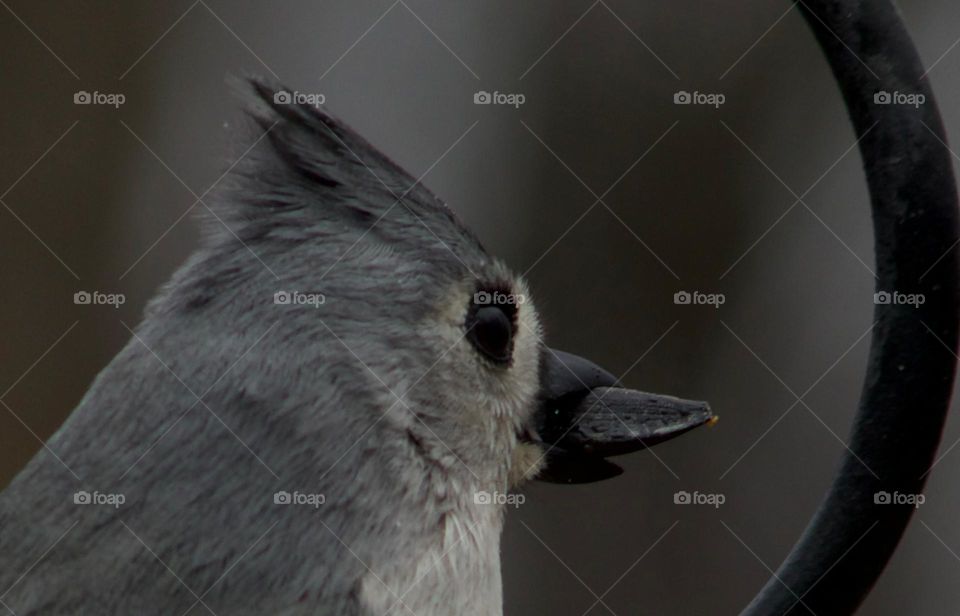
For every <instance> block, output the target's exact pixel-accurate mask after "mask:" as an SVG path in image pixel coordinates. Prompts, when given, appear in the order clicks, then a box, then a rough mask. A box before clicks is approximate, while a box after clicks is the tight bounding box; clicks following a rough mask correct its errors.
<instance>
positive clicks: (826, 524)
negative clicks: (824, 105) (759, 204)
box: [743, 0, 960, 616]
mask: <svg viewBox="0 0 960 616" xmlns="http://www.w3.org/2000/svg"><path fill="white" fill-rule="evenodd" d="M799 5H800V8H801V10H802V11H803V14H804V17H805V18H806V20H807V22H808V23H809V25H810V26H811V28H812V29H813V31H814V33H815V35H816V37H817V41H818V42H819V44H820V47H821V48H822V49H823V51H824V54H825V55H826V57H827V61H828V62H829V64H830V68H831V69H832V71H833V74H834V77H836V79H837V82H838V83H839V85H840V89H841V90H842V92H843V98H844V100H845V102H846V106H847V109H848V111H849V113H850V118H851V120H852V121H853V126H854V129H855V131H856V134H857V137H859V138H862V140H861V141H860V153H861V155H862V156H863V164H864V168H865V170H866V174H867V183H868V185H869V188H870V203H871V207H872V210H873V228H874V234H875V240H876V267H877V276H878V280H877V292H878V293H883V292H887V293H890V294H893V293H894V292H897V293H902V294H922V296H923V298H924V302H923V303H922V304H921V305H920V306H919V307H914V306H912V305H909V304H904V303H898V302H897V301H896V298H894V299H893V300H892V301H890V302H889V303H882V300H881V301H880V302H877V306H876V308H875V309H874V319H875V321H876V326H875V328H874V330H873V339H872V341H871V344H870V359H869V365H868V367H867V376H866V380H865V382H864V385H863V392H862V394H861V397H860V405H859V410H858V412H857V416H856V419H855V420H854V424H853V432H852V435H851V437H850V451H849V452H847V454H846V456H845V458H844V460H843V463H842V465H841V467H840V470H839V471H838V473H837V475H836V478H835V479H834V482H833V485H832V486H831V488H830V490H829V492H828V493H827V495H826V498H825V499H824V501H823V503H822V504H821V505H820V509H819V510H818V511H817V513H816V515H815V516H814V517H813V520H812V521H811V522H810V524H809V526H808V527H807V529H806V530H805V531H804V533H803V536H802V537H801V538H800V540H799V541H798V542H797V544H796V545H795V546H794V548H793V550H792V551H791V552H790V554H789V555H788V556H787V558H786V560H785V561H784V563H783V564H782V565H781V566H780V569H779V571H778V572H777V573H776V575H775V576H774V577H773V578H772V579H771V580H770V581H769V582H767V584H766V586H765V587H764V588H763V589H762V590H761V591H760V593H759V594H758V595H757V596H756V598H754V600H753V601H752V602H751V603H750V605H749V606H748V607H747V608H746V609H745V610H744V611H743V615H745V616H760V615H762V616H770V615H778V616H779V615H781V614H788V613H791V614H808V613H814V614H817V615H818V616H822V615H824V614H850V613H852V612H853V611H854V610H855V609H856V608H857V606H858V605H860V603H861V602H862V601H863V599H864V597H865V596H866V594H867V592H869V590H870V588H871V587H872V586H873V584H874V582H875V581H876V579H877V578H878V577H879V575H880V573H881V572H882V571H883V568H884V567H885V566H886V564H887V561H888V560H889V559H890V556H891V555H892V554H893V551H894V549H895V548H896V546H897V543H898V542H899V540H900V537H901V536H902V535H903V531H904V529H905V528H906V526H907V523H908V522H909V521H910V515H911V514H912V513H913V511H914V507H913V506H912V505H910V504H896V503H894V504H886V503H884V502H883V501H886V500H896V499H895V498H893V497H891V498H890V499H888V498H887V497H886V496H885V494H884V493H886V494H890V495H894V494H901V495H912V494H919V493H920V492H921V490H922V489H923V485H924V482H925V480H926V476H927V473H928V471H929V470H930V467H931V464H933V459H934V455H935V453H936V450H937V445H938V444H939V441H940V435H941V431H942V429H943V424H944V420H945V419H946V413H947V409H948V407H949V402H950V393H951V390H952V387H953V378H954V371H955V368H956V360H957V357H956V355H955V350H956V348H957V322H958V318H960V305H958V275H960V263H958V256H957V254H958V253H957V249H956V245H957V242H958V237H960V236H958V218H957V194H956V187H955V183H954V178H953V172H952V169H951V161H950V154H949V151H948V149H947V147H946V145H945V144H946V136H945V135H944V131H943V124H942V122H941V120H940V115H939V113H938V111H937V106H936V103H935V102H934V99H933V92H932V91H931V89H930V84H929V83H928V81H927V79H926V75H925V73H924V70H923V67H922V65H921V63H920V58H919V56H918V55H917V51H916V49H915V48H914V46H913V43H912V41H911V40H910V36H909V35H908V34H907V31H906V28H905V27H904V25H903V22H902V21H901V20H900V17H899V15H898V14H897V11H896V9H895V8H894V7H893V5H892V4H891V3H890V2H889V1H887V0H884V1H874V2H862V1H860V0H820V1H815V0H799ZM910 95H916V96H913V97H912V98H909V101H910V102H913V103H917V102H918V101H922V103H921V104H918V105H910V104H901V103H904V102H907V99H905V98H904V97H905V96H907V97H909V96H910ZM921 96H922V97H923V98H922V99H921V98H919V97H921ZM881 297H886V296H881Z"/></svg>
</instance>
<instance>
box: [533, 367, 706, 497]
mask: <svg viewBox="0 0 960 616" xmlns="http://www.w3.org/2000/svg"><path fill="white" fill-rule="evenodd" d="M540 383H541V385H540V406H539V408H538V410H537V412H536V415H535V416H534V418H533V427H534V429H535V431H536V434H537V436H538V437H539V439H540V441H541V445H542V446H543V448H544V449H545V451H546V467H545V468H544V469H543V471H541V473H540V475H539V476H538V479H542V480H544V481H550V482H553V483H588V482H591V481H600V480H602V479H608V478H610V477H614V476H616V475H619V474H620V473H622V472H623V469H621V468H620V467H619V466H617V465H616V464H613V463H612V462H609V461H607V460H606V459H605V458H606V457H608V456H618V455H622V454H625V453H630V452H631V451H637V450H638V449H643V448H645V447H650V446H652V445H656V444H657V443H660V442H663V441H666V440H668V439H671V438H673V437H675V436H679V435H681V434H683V433H684V432H687V431H688V430H692V429H693V428H696V427H697V426H700V425H703V424H705V423H712V422H713V421H715V420H716V418H715V416H714V415H713V413H712V412H711V411H710V406H709V405H708V404H707V403H706V402H695V401H691V400H681V399H680V398H674V397H673V396H660V395H656V394H648V393H644V392H642V391H636V390H633V389H625V388H623V387H621V386H620V384H619V383H618V382H617V379H615V378H614V377H613V375H611V374H610V373H609V372H607V371H606V370H604V369H603V368H600V367H599V366H597V365H596V364H594V363H592V362H590V361H588V360H586V359H584V358H582V357H578V356H576V355H571V354H570V353H564V352H563V351H555V350H553V349H545V351H544V357H543V364H542V366H541V376H540Z"/></svg>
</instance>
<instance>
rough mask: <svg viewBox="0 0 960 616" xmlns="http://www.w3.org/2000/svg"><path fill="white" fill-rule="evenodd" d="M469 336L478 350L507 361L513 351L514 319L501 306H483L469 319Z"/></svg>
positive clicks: (494, 358) (501, 361)
mask: <svg viewBox="0 0 960 616" xmlns="http://www.w3.org/2000/svg"><path fill="white" fill-rule="evenodd" d="M467 328H468V329H467V338H469V339H470V342H472V343H473V346H475V347H476V348H477V350H478V351H480V352H481V353H483V354H484V355H486V356H487V357H489V358H490V359H492V360H493V361H495V362H497V363H501V364H502V363H507V362H509V361H510V355H511V354H512V352H513V320H512V319H511V318H510V317H509V316H508V315H507V314H506V313H505V312H504V311H503V308H501V307H500V306H481V307H480V308H478V309H477V310H476V311H474V312H473V314H472V315H471V316H470V317H469V318H468V320H467Z"/></svg>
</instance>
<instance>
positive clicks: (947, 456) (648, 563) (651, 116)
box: [0, 0, 960, 615]
mask: <svg viewBox="0 0 960 616" xmlns="http://www.w3.org/2000/svg"><path fill="white" fill-rule="evenodd" d="M901 9H902V11H903V14H904V19H905V21H906V23H907V26H908V27H909V29H910V30H911V32H912V34H913V37H914V40H915V42H916V44H917V45H918V47H919V50H920V54H921V56H922V57H923V59H924V62H925V63H926V65H927V67H928V68H929V69H930V73H929V74H930V79H931V80H932V82H933V87H934V90H935V92H936V93H937V95H938V97H939V103H940V107H941V111H942V113H943V115H944V119H945V121H946V125H947V130H948V133H949V134H950V136H951V137H952V142H953V143H960V106H958V105H957V104H956V103H957V101H958V100H960V50H958V49H955V47H956V46H958V41H960V9H958V8H957V6H956V5H955V4H954V3H950V2H947V1H946V0H934V1H927V2H920V1H910V2H903V3H901ZM0 37H2V40H3V41H4V51H5V53H3V54H2V56H3V59H2V60H0V71H2V77H3V80H4V83H5V84H6V86H5V87H4V96H3V98H2V100H0V132H2V134H3V136H4V138H3V139H2V140H0V152H2V160H3V161H4V164H3V165H2V166H0V205H2V207H0V220H2V222H0V257H2V262H3V267H2V268H0V285H2V289H3V291H4V296H5V298H6V301H4V302H3V303H0V333H2V336H3V341H4V343H3V344H2V345H0V402H2V404H0V407H2V408H0V485H4V484H5V483H6V482H7V481H9V479H10V478H11V477H12V476H13V475H14V474H15V473H16V472H17V470H18V469H19V468H20V467H21V466H22V465H24V464H25V463H26V461H27V460H28V459H29V458H30V457H31V456H32V455H34V454H35V453H36V452H37V451H38V450H39V449H40V448H41V447H42V441H43V440H45V439H46V438H47V437H48V436H49V435H50V434H51V433H52V432H53V431H54V430H56V428H57V427H58V426H59V424H60V423H61V422H62V421H63V419H64V417H65V416H66V415H67V414H68V413H69V412H70V410H71V409H72V408H73V407H74V405H75V404H76V403H77V402H78V401H79V399H80V397H81V396H82V395H83V393H84V392H85V391H86V389H87V387H88V386H89V384H90V383H91V381H92V379H93V378H94V377H95V375H96V374H97V373H98V372H99V371H100V370H101V369H102V368H103V367H104V366H105V365H106V364H107V363H108V362H109V361H110V359H111V358H112V356H113V355H114V354H115V353H116V352H117V351H118V350H119V349H120V348H121V347H122V346H123V345H124V344H125V343H126V341H127V340H128V338H129V333H128V331H127V329H126V327H125V326H124V324H127V325H129V326H130V327H133V326H134V325H135V323H136V322H138V320H139V319H140V317H141V314H142V309H143V307H144V304H145V303H146V301H147V300H148V299H149V298H150V297H151V295H152V294H153V293H154V292H155V291H156V289H157V288H158V286H159V285H161V284H162V283H163V282H164V281H166V280H167V279H168V278H169V277H170V275H171V273H172V272H173V271H174V269H175V268H176V267H177V266H178V265H179V264H180V263H182V262H183V261H184V259H185V258H186V256H187V255H188V254H189V253H190V252H191V251H192V250H193V248H194V247H195V246H196V245H197V243H198V241H199V239H200V238H199V234H198V224H197V220H196V218H195V216H194V215H195V214H197V213H198V209H200V208H198V207H197V198H198V197H201V196H203V195H204V194H205V193H206V192H207V191H208V190H209V189H211V188H213V190H216V185H217V183H218V181H219V179H220V178H221V176H222V175H223V174H224V172H226V171H228V169H229V168H230V166H231V165H232V164H233V162H234V161H235V160H236V159H237V158H239V157H240V156H241V155H242V154H243V153H244V152H245V151H246V150H247V149H248V148H249V147H250V146H251V144H253V143H254V141H255V140H256V137H257V135H256V134H254V133H251V132H250V131H249V130H246V129H245V128H243V127H245V126H246V124H245V123H244V122H243V120H242V116H241V114H240V112H239V108H240V102H239V101H238V100H237V97H236V96H235V95H234V93H233V90H232V88H231V86H230V85H229V83H228V81H229V78H230V77H231V76H243V75H248V74H259V75H266V76H273V77H275V78H277V79H279V80H280V81H282V82H283V83H285V84H287V85H288V86H289V87H290V89H291V90H296V91H298V92H301V93H310V94H317V95H319V94H322V95H323V97H324V98H325V103H326V108H327V109H328V110H330V111H331V112H333V113H334V114H336V115H338V116H339V117H341V118H342V119H344V120H345V121H346V122H347V123H348V124H350V125H352V126H353V127H354V128H355V129H357V130H358V131H359V132H360V133H361V134H363V135H364V136H365V137H366V138H367V139H368V140H369V141H371V142H372V143H373V144H375V145H377V146H378V147H379V148H381V149H382V150H383V151H384V152H386V153H387V154H388V155H389V156H390V157H391V158H393V159H394V160H396V161H397V162H399V163H400V164H401V165H402V166H404V167H405V168H406V169H408V170H409V171H410V173H411V174H413V175H414V176H415V177H418V176H420V175H421V174H424V173H425V172H426V176H425V177H424V179H423V182H424V183H425V184H426V185H427V186H428V187H430V188H431V189H432V190H433V191H434V192H435V193H437V194H438V195H439V196H440V197H441V198H443V199H444V200H446V201H447V202H448V203H449V204H450V206H451V207H452V208H453V209H454V210H455V211H456V212H458V213H459V215H460V216H461V217H462V218H463V219H464V221H465V222H466V223H467V225H468V226H469V227H471V228H473V229H474V230H475V231H476V232H477V233H478V235H479V236H480V238H481V239H482V241H483V242H484V243H485V245H486V246H487V248H488V249H489V250H490V251H491V252H492V253H494V254H497V255H499V256H501V257H502V258H504V259H505V260H506V261H507V262H508V263H509V264H510V265H511V266H512V267H513V268H514V269H515V270H516V271H518V272H523V273H525V275H526V277H527V278H528V280H529V282H530V284H531V286H532V289H533V290H534V294H535V301H536V302H537V305H538V307H539V310H540V312H541V314H542V316H543V317H544V320H545V323H546V328H547V335H548V340H549V342H550V343H551V345H552V346H554V347H557V348H561V349H564V350H568V351H571V352H576V353H578V354H582V355H585V356H587V357H590V358H592V359H595V360H597V361H598V362H599V363H600V364H601V365H604V366H606V367H608V368H610V369H611V370H612V371H613V372H614V373H616V374H618V375H619V374H623V375H624V376H623V380H624V381H625V382H626V384H628V385H629V386H632V387H636V388H640V389H646V390H650V391H658V392H665V393H667V392H669V393H673V394H676V395H680V396H684V397H689V398H697V399H705V400H709V401H710V402H711V403H712V405H713V408H714V409H715V411H716V412H717V413H718V414H719V415H720V416H721V421H720V423H719V424H718V425H717V426H715V427H713V428H711V429H701V430H698V431H695V432H693V433H691V434H689V435H687V436H685V437H684V438H681V439H678V440H676V441H672V442H669V443H666V444H664V445H661V446H658V447H657V448H656V449H654V450H649V451H646V452H640V453H637V454H633V455H632V456H629V457H627V458H621V459H620V460H619V462H621V463H622V464H623V465H624V466H625V467H626V471H627V472H626V473H625V474H624V475H622V476H621V477H618V478H616V479H613V480H610V481H607V482H604V483H599V484H591V485H585V486H574V487H564V486H555V485H546V484H533V485H531V486H529V487H528V488H527V489H526V490H525V495H526V501H525V503H524V504H523V505H522V506H520V507H518V508H517V509H516V510H511V511H509V513H508V515H507V526H506V533H505V537H504V544H503V569H504V585H505V607H506V613H507V614H510V615H518V614H638V613H641V614H734V613H736V612H737V611H738V610H739V609H740V608H742V607H743V606H745V605H746V603H747V602H748V601H749V600H750V598H751V597H752V596H753V595H754V594H755V593H756V591H757V590H758V589H759V588H760V587H761V586H762V584H763V583H764V582H765V581H766V579H767V578H768V577H769V575H770V573H769V571H768V568H776V567H777V566H778V565H779V563H780V561H781V560H782V558H783V557H784V556H785V555H786V553H787V551H788V550H789V548H790V547H791V546H792V545H793V543H794V541H795V540H796V538H797V537H798V535H799V533H800V532H801V530H802V529H803V527H804V526H805V524H806V522H807V521H808V519H809V518H810V516H811V514H812V513H813V511H814V510H815V508H816V507H817V505H818V503H819V500H820V498H821V496H822V495H823V494H824V492H825V490H826V488H827V486H828V485H829V483H830V480H831V478H832V474H833V471H834V469H835V467H836V465H837V463H838V461H839V460H840V457H841V455H842V453H843V451H844V447H845V442H846V438H847V431H848V429H849V425H850V421H851V418H852V414H853V412H854V409H855V406H856V402H857V399H858V395H859V391H860V388H861V385H862V379H863V374H864V369H865V365H866V354H867V350H868V345H869V333H870V328H871V325H872V310H873V303H872V300H873V298H872V293H873V286H874V275H873V272H872V271H871V270H872V268H873V256H872V250H873V246H872V238H871V229H870V220H869V209H868V201H867V193H866V188H865V183H864V178H863V174H862V172H861V163H860V157H859V154H858V152H857V150H856V148H855V138H854V135H853V133H852V129H851V127H850V126H849V124H848V122H847V119H846V113H845V110H844V108H843V106H842V102H841V99H840V96H839V92H838V90H837V87H836V86H835V84H834V82H833V80H832V77H831V75H830V74H829V72H828V69H827V66H826V64H825V63H824V61H823V59H822V58H821V54H820V52H819V49H818V48H817V46H816V44H815V41H814V39H813V36H812V35H811V33H810V31H809V29H808V28H807V26H806V24H805V23H804V21H803V20H802V18H801V16H800V13H799V11H798V10H797V9H796V8H792V5H791V4H790V3H788V2H775V3H770V2H748V3H741V4H738V5H737V8H736V11H732V10H731V7H730V5H729V3H723V2H696V3H693V2H689V3H676V2H673V3H664V2H659V3H636V2H627V1H626V0H597V1H593V0H570V1H565V0H564V1H561V0H551V1H544V0H536V1H527V2H522V3H517V2H508V1H500V0H496V1H486V2H466V3H457V6H454V5H453V4H452V3H447V2H440V1H437V0H430V1H427V0H396V1H395V0H383V1H370V2H350V1H347V0H327V1H322V2H308V1H306V0H284V1H281V2H269V3H268V2H254V1H252V0H234V1H231V2H226V1H225V0H197V1H193V0H183V1H180V0H175V1H172V2H162V3H161V2H156V3H138V2H126V3H113V2H109V3H108V2H75V1H62V2H56V3H54V2H47V1H41V2H27V1H25V0H0ZM84 92H86V93H89V95H90V99H89V100H90V104H77V103H83V102H85V99H84V97H83V95H82V93H84ZM484 92H486V93H489V94H490V100H491V101H492V102H491V103H490V104H477V103H476V102H475V96H476V95H477V94H478V93H480V96H479V97H477V101H478V102H480V103H483V102H484V101H485V100H486V97H485V96H484V95H483V93H484ZM78 93H81V94H80V98H78V100H77V103H75V97H76V96H77V95H78ZM494 93H496V94H497V95H496V96H495V95H494ZM684 93H686V95H685V94H684ZM111 95H113V96H112V97H111ZM118 95H119V96H118ZM509 95H515V96H512V97H511V96H509ZM121 97H122V99H121ZM675 100H676V102H675ZM686 100H690V104H678V103H682V102H685V101H686ZM511 103H512V104H511ZM83 291H87V292H93V291H99V292H102V293H108V294H109V293H114V294H123V297H124V299H125V301H124V302H123V303H122V305H119V307H116V308H115V307H113V306H110V305H84V304H75V303H74V301H73V296H74V294H75V293H78V292H83ZM684 291H686V292H688V293H691V294H692V293H694V292H699V293H703V294H722V299H723V303H722V305H719V306H715V305H709V304H699V305H697V304H693V303H691V304H677V303H675V301H674V296H675V294H676V293H680V292H684ZM718 297H719V296H718ZM958 439H960V425H958V421H957V418H956V417H952V418H951V420H950V422H949V424H948V426H947V432H946V436H945V440H944V444H943V446H942V448H941V453H942V454H944V455H943V457H942V459H941V461H940V462H939V463H938V464H937V465H936V468H935V469H934V471H933V472H932V475H931V480H930V482H929V484H928V489H927V500H926V503H925V504H924V505H923V506H922V507H920V509H919V511H918V513H917V516H916V517H915V518H914V522H913V523H912V524H911V526H910V528H909V530H908V532H907V534H906V537H905V539H904V541H903V543H902V545H901V547H900V549H899V551H898V552H897V554H896V555H895V557H894V559H893V561H892V563H891V565H890V567H889V568H888V570H887V571H886V572H885V574H884V576H883V577H882V578H881V580H880V583H879V584H878V586H877V588H876V590H875V591H874V592H873V594H872V595H871V596H870V597H869V599H868V600H867V602H866V604H865V605H864V607H863V608H862V613H864V614H882V615H886V614H890V615H892V614H903V613H911V614H955V613H956V611H957V610H956V606H957V605H958V604H960V585H958V584H956V580H957V579H958V575H960V557H958V556H957V552H960V528H958V527H957V525H956V523H955V521H956V512H957V511H960V488H958V481H957V478H958V475H960V447H957V448H956V449H950V448H951V446H952V445H954V444H956V442H957V440H958ZM680 491H686V492H690V493H691V494H692V493H694V492H698V493H699V494H701V495H714V498H713V500H714V501H717V500H722V501H723V503H722V504H720V505H718V506H711V505H696V504H688V505H684V504H676V503H675V495H676V494H677V493H678V492H680ZM718 497H720V498H718ZM8 530H9V529H8Z"/></svg>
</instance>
